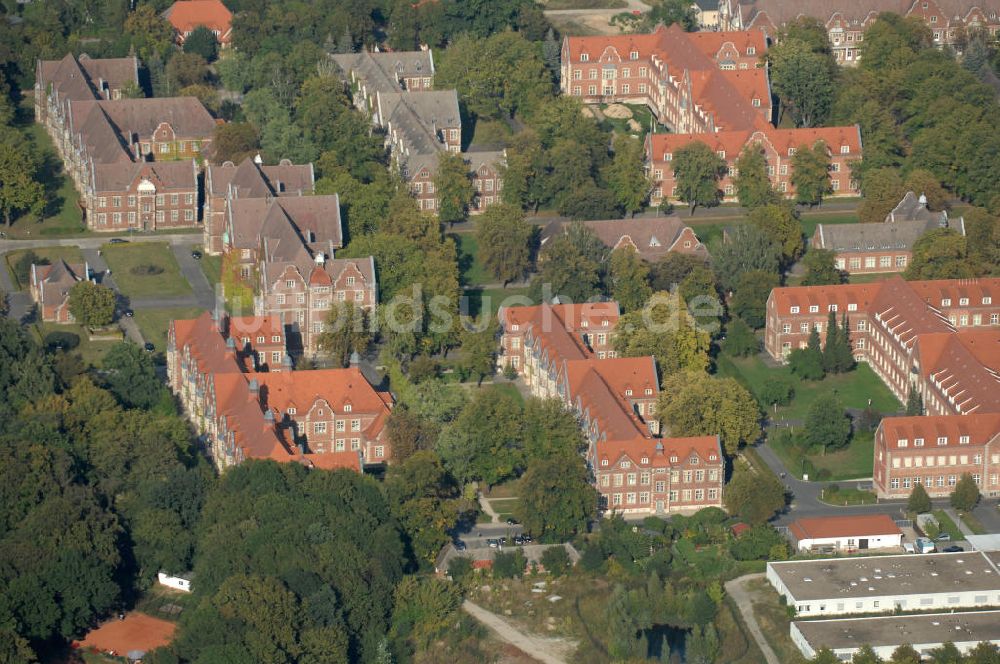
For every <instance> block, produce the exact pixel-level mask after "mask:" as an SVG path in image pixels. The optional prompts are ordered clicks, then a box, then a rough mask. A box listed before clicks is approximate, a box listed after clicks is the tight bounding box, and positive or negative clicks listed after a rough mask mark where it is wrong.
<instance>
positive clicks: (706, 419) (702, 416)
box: [656, 371, 761, 456]
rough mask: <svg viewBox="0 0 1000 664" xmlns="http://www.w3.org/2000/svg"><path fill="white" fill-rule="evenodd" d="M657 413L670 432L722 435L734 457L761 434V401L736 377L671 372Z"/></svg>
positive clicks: (688, 434) (675, 433) (664, 383)
mask: <svg viewBox="0 0 1000 664" xmlns="http://www.w3.org/2000/svg"><path fill="white" fill-rule="evenodd" d="M656 412H657V413H659V414H660V417H661V420H662V422H663V426H664V429H665V431H667V432H668V434H669V435H671V436H706V435H716V434H718V435H719V436H720V437H721V439H722V446H723V451H724V452H725V453H726V454H728V455H730V456H731V455H734V454H736V452H737V451H738V450H739V448H740V447H741V446H742V445H746V444H751V443H753V442H755V441H756V440H757V439H758V438H759V437H760V434H761V430H760V410H759V408H758V406H757V402H756V401H755V400H754V398H753V396H752V395H751V394H750V393H749V392H748V391H747V390H746V388H744V387H743V386H742V385H740V384H739V383H738V382H736V380H735V379H733V378H716V377H714V376H709V375H708V374H706V373H702V372H697V371H684V372H678V373H675V374H671V375H668V376H666V377H665V378H664V379H663V389H662V390H661V391H660V398H659V405H658V407H657V410H656Z"/></svg>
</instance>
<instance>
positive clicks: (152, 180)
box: [35, 55, 216, 231]
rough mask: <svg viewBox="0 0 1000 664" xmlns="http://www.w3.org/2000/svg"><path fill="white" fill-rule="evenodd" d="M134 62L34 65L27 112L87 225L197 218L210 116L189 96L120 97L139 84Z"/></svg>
mask: <svg viewBox="0 0 1000 664" xmlns="http://www.w3.org/2000/svg"><path fill="white" fill-rule="evenodd" d="M137 69H138V63H137V61H136V60H135V58H116V59H108V60H97V59H91V58H87V57H86V56H81V57H80V58H79V59H76V58H74V57H73V56H72V55H67V56H66V57H65V58H63V59H62V60H59V61H50V60H39V61H38V62H37V64H36V70H35V75H36V83H35V118H36V120H37V121H38V122H40V123H42V124H43V126H44V127H45V129H46V131H48V133H49V135H50V136H51V137H52V140H53V142H54V143H55V145H56V149H57V150H58V152H59V155H60V157H61V158H62V160H63V165H64V167H65V169H66V172H67V173H68V174H69V176H70V177H71V178H72V179H73V183H74V185H75V186H76V189H77V191H78V192H79V193H80V196H81V206H82V207H83V208H84V210H85V212H86V220H87V225H88V227H89V228H90V229H91V230H96V231H121V230H127V229H137V230H155V229H158V228H173V227H185V226H195V225H196V224H197V223H198V217H199V215H198V205H199V201H198V183H197V163H198V162H200V161H201V160H202V159H203V155H204V153H205V151H206V150H208V149H209V147H210V145H211V141H212V138H213V136H214V134H215V128H216V121H215V120H214V119H213V118H212V116H211V115H210V114H209V112H208V111H207V110H205V107H204V106H202V104H201V102H200V101H198V100H197V99H195V98H194V97H170V98H162V99H130V98H125V94H126V93H129V92H133V93H134V92H135V91H138V90H139V89H140V88H139V87H138V74H137ZM149 162H157V165H156V166H153V165H151V164H150V163H149ZM169 162H177V163H175V164H171V163H169Z"/></svg>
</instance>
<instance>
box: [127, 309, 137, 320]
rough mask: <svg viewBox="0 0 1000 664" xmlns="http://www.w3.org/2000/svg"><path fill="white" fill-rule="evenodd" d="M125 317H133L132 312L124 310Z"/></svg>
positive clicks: (133, 313)
mask: <svg viewBox="0 0 1000 664" xmlns="http://www.w3.org/2000/svg"><path fill="white" fill-rule="evenodd" d="M125 315H126V316H128V317H129V318H131V317H132V316H134V315H135V312H134V311H132V310H131V309H126V310H125Z"/></svg>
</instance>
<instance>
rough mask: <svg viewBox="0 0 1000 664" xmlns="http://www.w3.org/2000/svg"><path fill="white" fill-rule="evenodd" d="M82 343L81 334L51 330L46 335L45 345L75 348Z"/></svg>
mask: <svg viewBox="0 0 1000 664" xmlns="http://www.w3.org/2000/svg"><path fill="white" fill-rule="evenodd" d="M79 345H80V335H78V334H73V333H72V332H49V333H48V334H46V335H45V346H46V347H47V348H61V349H63V350H73V349H74V348H76V347H77V346H79Z"/></svg>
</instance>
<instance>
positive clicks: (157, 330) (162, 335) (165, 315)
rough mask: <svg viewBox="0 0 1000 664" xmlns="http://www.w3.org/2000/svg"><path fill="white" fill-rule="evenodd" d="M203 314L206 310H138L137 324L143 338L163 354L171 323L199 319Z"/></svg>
mask: <svg viewBox="0 0 1000 664" xmlns="http://www.w3.org/2000/svg"><path fill="white" fill-rule="evenodd" d="M202 313H204V309H200V308H198V307H180V308H171V309H137V310H136V312H135V322H136V324H137V325H138V326H139V329H140V330H141V331H142V336H143V338H144V339H145V340H146V341H149V342H152V344H153V346H155V347H156V350H157V351H159V352H161V353H162V352H163V351H165V350H166V349H167V328H168V327H169V325H170V321H172V320H174V319H180V318H197V317H198V316H200V315H201V314H202Z"/></svg>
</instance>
